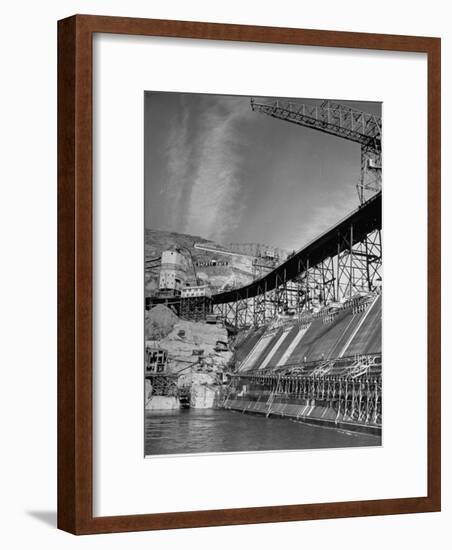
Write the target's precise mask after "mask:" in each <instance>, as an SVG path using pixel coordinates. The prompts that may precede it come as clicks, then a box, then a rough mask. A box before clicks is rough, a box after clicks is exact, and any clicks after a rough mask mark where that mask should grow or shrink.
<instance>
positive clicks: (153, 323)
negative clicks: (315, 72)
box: [144, 91, 383, 458]
mask: <svg viewBox="0 0 452 550" xmlns="http://www.w3.org/2000/svg"><path fill="white" fill-rule="evenodd" d="M381 142H382V104H381V102H378V101H372V102H371V101H366V102H364V101H358V100H355V99H354V98H347V99H341V100H338V99H334V98H283V97H260V96H257V95H256V96H252V97H249V96H232V95H212V94H195V93H177V92H162V91H146V92H145V93H144V210H145V211H144V220H145V227H144V320H145V323H144V326H145V334H144V395H145V401H144V454H145V456H146V457H150V458H152V457H153V456H157V455H181V454H183V455H187V454H201V453H210V454H211V453H231V452H232V453H235V452H259V451H288V450H313V449H334V448H347V447H370V446H380V445H381V442H382V407H383V405H382V342H381V340H382V336H381V335H382V292H383V282H382V245H381V239H382V177H381V173H382V147H381Z"/></svg>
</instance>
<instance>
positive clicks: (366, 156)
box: [251, 99, 382, 203]
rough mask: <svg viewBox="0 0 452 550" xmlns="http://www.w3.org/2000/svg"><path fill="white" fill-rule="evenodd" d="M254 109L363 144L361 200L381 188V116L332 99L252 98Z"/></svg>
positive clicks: (358, 186) (358, 185)
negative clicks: (317, 101)
mask: <svg viewBox="0 0 452 550" xmlns="http://www.w3.org/2000/svg"><path fill="white" fill-rule="evenodd" d="M251 109H252V110H253V111H256V112H260V113H263V114H266V115H268V116H271V117H273V118H277V119H280V120H285V121H287V122H292V123H293V124H298V125H299V126H304V127H306V128H312V129H314V130H318V131H319V132H323V133H326V134H330V135H333V136H336V137H340V138H343V139H347V140H349V141H353V142H355V143H358V144H359V145H360V146H361V178H360V182H359V183H358V184H357V191H358V196H359V199H360V202H361V203H363V202H365V201H366V200H367V199H368V198H369V194H370V195H373V194H374V193H377V192H378V191H380V190H381V128H382V126H381V118H380V117H378V116H376V115H373V114H371V113H365V112H363V111H359V110H358V109H354V108H352V107H349V106H347V105H341V104H340V103H336V102H334V101H331V100H326V101H324V102H323V103H322V104H321V105H310V104H306V103H298V102H294V101H288V100H281V99H271V100H266V101H256V100H254V99H251Z"/></svg>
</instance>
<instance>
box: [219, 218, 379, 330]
mask: <svg viewBox="0 0 452 550" xmlns="http://www.w3.org/2000/svg"><path fill="white" fill-rule="evenodd" d="M381 265H382V249H381V231H380V230H379V229H376V230H373V231H371V232H370V233H368V234H367V235H365V236H364V237H361V238H360V240H359V241H357V242H355V240H354V234H353V224H350V225H349V226H348V227H347V228H346V229H345V230H343V231H342V232H338V233H337V254H336V255H335V256H330V257H327V258H325V259H324V260H322V261H321V262H319V263H317V264H315V265H312V266H311V265H310V263H309V258H306V259H305V260H304V261H302V260H299V261H298V265H297V271H298V275H297V276H296V277H295V278H294V279H292V280H288V279H287V273H286V270H283V271H282V272H281V273H280V274H279V273H277V274H276V288H274V289H272V290H267V287H266V283H265V282H263V283H262V284H258V285H257V293H256V295H255V296H254V297H253V298H247V297H244V298H240V297H239V293H237V299H236V300H235V301H231V302H227V303H223V304H214V305H213V313H215V314H216V315H217V316H219V317H221V318H222V319H223V321H224V322H226V323H228V324H230V325H233V326H234V327H236V328H243V327H250V326H257V327H259V326H263V325H265V324H266V323H268V322H269V321H271V320H273V319H275V318H276V317H277V316H278V315H282V314H295V315H301V314H302V313H305V312H312V311H315V310H316V308H318V307H324V306H327V305H329V304H331V303H333V302H337V301H344V300H347V299H350V298H353V297H354V296H356V295H357V294H359V293H369V292H374V291H376V290H378V288H379V287H380V286H381Z"/></svg>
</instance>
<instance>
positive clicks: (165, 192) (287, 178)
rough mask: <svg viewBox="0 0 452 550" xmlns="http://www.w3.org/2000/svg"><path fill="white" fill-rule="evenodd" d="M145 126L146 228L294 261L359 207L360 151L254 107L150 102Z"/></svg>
mask: <svg viewBox="0 0 452 550" xmlns="http://www.w3.org/2000/svg"><path fill="white" fill-rule="evenodd" d="M256 99H258V98H257V97H256ZM297 101H300V102H305V103H310V104H313V103H321V101H323V99H322V100H312V99H306V100H304V99H299V100H297ZM341 103H344V101H341ZM347 104H349V105H351V106H352V107H355V108H358V109H361V110H363V111H366V112H369V113H374V114H377V115H381V104H380V103H377V102H375V103H370V102H352V101H348V102H347ZM144 117H145V120H144V179H145V226H146V228H150V229H160V230H166V231H175V232H178V233H187V234H190V235H196V236H200V237H203V238H205V239H211V240H214V241H216V242H218V243H221V244H227V243H250V242H254V243H261V244H268V245H271V246H275V247H280V248H284V249H286V250H288V251H291V250H297V249H299V248H300V247H302V246H303V245H304V244H306V243H307V242H308V241H310V240H311V239H312V238H314V237H316V235H318V234H319V233H321V232H322V231H324V230H326V229H328V228H329V227H330V226H331V225H333V224H335V223H336V222H337V221H339V220H340V219H341V218H342V217H344V216H345V215H346V214H347V213H349V212H350V211H352V210H353V209H355V208H356V207H357V206H358V195H357V192H356V188H355V185H356V183H357V182H358V181H359V177H360V146H359V145H358V144H356V143H353V142H350V141H348V140H345V139H341V138H338V137H335V136H329V135H327V134H323V133H322V132H319V131H316V130H313V129H311V128H304V127H302V126H298V125H296V124H292V123H289V122H286V121H282V120H278V119H275V118H272V117H270V116H267V115H264V114H261V113H258V112H253V111H252V110H251V107H250V98H249V97H243V96H222V95H207V94H185V93H168V92H145V95H144Z"/></svg>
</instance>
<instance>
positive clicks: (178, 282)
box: [159, 250, 187, 294]
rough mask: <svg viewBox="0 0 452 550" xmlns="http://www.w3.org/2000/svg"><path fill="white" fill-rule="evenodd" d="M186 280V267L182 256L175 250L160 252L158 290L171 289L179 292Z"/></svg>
mask: <svg viewBox="0 0 452 550" xmlns="http://www.w3.org/2000/svg"><path fill="white" fill-rule="evenodd" d="M186 280H187V269H186V262H185V258H184V256H183V255H182V254H181V253H180V252H178V251H177V250H165V251H164V252H162V260H161V264H160V280H159V289H160V290H173V291H174V292H175V293H176V294H180V291H181V289H182V288H183V287H184V286H185V282H186Z"/></svg>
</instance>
